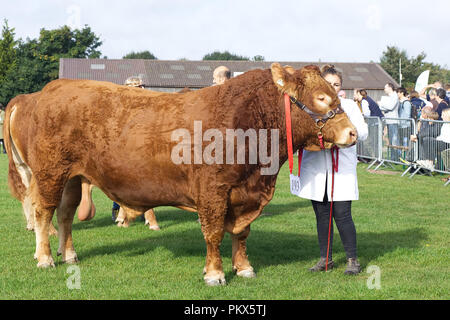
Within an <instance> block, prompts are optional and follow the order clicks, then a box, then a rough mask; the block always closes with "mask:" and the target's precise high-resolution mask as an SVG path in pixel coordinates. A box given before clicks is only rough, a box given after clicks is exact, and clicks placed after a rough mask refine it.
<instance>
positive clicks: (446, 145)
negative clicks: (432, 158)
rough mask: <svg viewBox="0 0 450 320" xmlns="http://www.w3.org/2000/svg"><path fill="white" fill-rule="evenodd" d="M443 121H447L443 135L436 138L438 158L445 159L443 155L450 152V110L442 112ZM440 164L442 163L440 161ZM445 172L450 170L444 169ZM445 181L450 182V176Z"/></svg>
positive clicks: (443, 128) (443, 127) (442, 131)
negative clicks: (447, 151) (446, 151)
mask: <svg viewBox="0 0 450 320" xmlns="http://www.w3.org/2000/svg"><path fill="white" fill-rule="evenodd" d="M442 119H443V120H444V121H446V123H444V124H443V125H442V128H441V134H440V135H439V136H437V137H436V140H437V143H438V154H437V156H438V157H439V156H440V157H441V158H443V157H444V156H443V155H442V153H443V151H444V150H446V149H449V150H450V108H447V109H444V110H443V111H442ZM439 164H440V161H439ZM443 169H445V170H448V169H449V168H448V167H447V168H443ZM442 180H443V181H448V180H450V176H449V177H447V178H444V179H442Z"/></svg>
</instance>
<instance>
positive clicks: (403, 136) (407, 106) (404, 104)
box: [396, 87, 412, 147]
mask: <svg viewBox="0 0 450 320" xmlns="http://www.w3.org/2000/svg"><path fill="white" fill-rule="evenodd" d="M396 91H397V96H398V101H399V106H398V117H399V118H400V119H410V118H411V109H412V108H411V102H410V101H409V99H408V91H406V89H405V88H403V87H400V88H397V90H396ZM411 128H412V126H411V122H410V121H409V120H408V121H406V120H400V123H399V126H398V136H399V140H400V143H401V145H402V146H404V147H407V146H408V140H409V136H410V135H411Z"/></svg>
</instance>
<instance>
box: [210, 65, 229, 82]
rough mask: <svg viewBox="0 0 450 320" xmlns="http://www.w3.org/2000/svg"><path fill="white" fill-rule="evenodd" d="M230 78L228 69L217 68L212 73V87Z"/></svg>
mask: <svg viewBox="0 0 450 320" xmlns="http://www.w3.org/2000/svg"><path fill="white" fill-rule="evenodd" d="M230 78H231V72H230V69H228V68H227V67H225V66H220V67H217V68H216V69H215V70H214V73H213V85H219V84H222V83H224V82H225V81H227V80H228V79H230Z"/></svg>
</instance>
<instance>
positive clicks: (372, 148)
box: [356, 117, 382, 169]
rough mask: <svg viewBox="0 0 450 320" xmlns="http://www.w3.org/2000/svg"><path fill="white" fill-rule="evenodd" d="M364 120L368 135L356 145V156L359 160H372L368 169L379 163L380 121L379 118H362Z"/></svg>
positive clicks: (380, 146)
mask: <svg viewBox="0 0 450 320" xmlns="http://www.w3.org/2000/svg"><path fill="white" fill-rule="evenodd" d="M364 119H365V120H366V123H367V126H368V130H369V135H368V136H367V139H366V140H364V141H358V143H357V144H356V149H357V151H356V152H357V154H358V157H359V158H364V159H368V160H372V162H371V163H370V165H369V169H370V168H371V167H372V166H373V165H374V164H375V163H377V162H380V161H381V148H382V145H381V138H382V136H381V133H382V130H381V129H380V128H381V127H382V123H381V119H380V118H379V117H364Z"/></svg>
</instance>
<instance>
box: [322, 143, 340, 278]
mask: <svg viewBox="0 0 450 320" xmlns="http://www.w3.org/2000/svg"><path fill="white" fill-rule="evenodd" d="M330 151H331V167H332V168H331V204H330V221H329V222H328V245H327V261H326V263H325V271H328V257H329V254H330V237H331V224H332V223H333V219H332V217H333V196H334V173H335V172H338V169H339V148H338V147H336V146H333V147H332V148H331V150H330ZM335 151H336V157H335V156H334V152H335Z"/></svg>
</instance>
